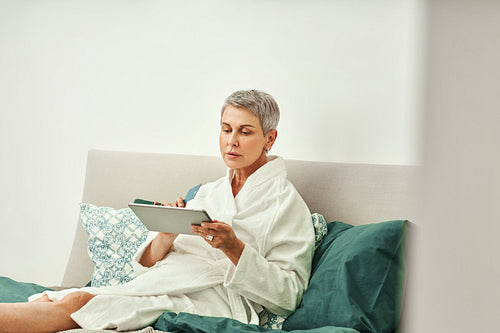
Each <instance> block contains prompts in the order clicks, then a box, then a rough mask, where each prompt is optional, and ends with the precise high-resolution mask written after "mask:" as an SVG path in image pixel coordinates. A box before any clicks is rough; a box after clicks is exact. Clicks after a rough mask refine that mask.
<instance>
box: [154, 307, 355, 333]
mask: <svg viewBox="0 0 500 333" xmlns="http://www.w3.org/2000/svg"><path fill="white" fill-rule="evenodd" d="M154 328H155V329H157V330H160V331H164V332H171V333H186V332H190V333H213V332H227V333H250V332H276V333H278V332H283V333H284V332H291V333H359V332H358V331H356V330H354V329H351V328H344V327H333V326H325V327H321V328H313V329H307V330H294V331H283V330H272V329H268V328H264V327H262V326H258V325H249V324H243V323H241V322H239V321H237V320H234V319H230V318H217V317H205V316H198V315H194V314H190V313H182V312H181V313H179V314H175V313H172V312H165V313H164V314H163V315H162V316H161V317H160V318H159V319H158V321H157V322H156V323H155V324H154Z"/></svg>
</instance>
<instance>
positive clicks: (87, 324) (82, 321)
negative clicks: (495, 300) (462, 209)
mask: <svg viewBox="0 0 500 333" xmlns="http://www.w3.org/2000/svg"><path fill="white" fill-rule="evenodd" d="M231 177H232V173H231V170H228V173H227V175H226V177H223V178H221V179H219V180H217V181H215V182H213V183H209V184H206V185H203V186H202V187H201V188H200V190H199V191H198V193H197V195H196V197H195V198H194V199H193V200H191V201H190V202H188V204H187V207H188V208H203V209H205V210H207V212H208V213H209V215H210V216H211V217H212V218H213V219H216V220H219V221H222V222H225V223H228V224H230V225H231V226H232V227H233V230H234V232H235V234H236V236H237V237H238V238H239V239H240V240H241V241H243V242H244V243H245V248H244V250H243V253H242V255H241V257H240V260H239V262H238V265H237V266H235V265H234V264H233V263H232V262H231V261H230V260H229V259H228V258H227V257H226V256H225V255H224V253H223V252H222V251H220V250H218V249H214V248H212V247H211V246H210V245H209V244H207V242H206V241H205V240H204V239H202V238H201V237H200V236H191V235H179V236H178V237H177V239H176V240H175V242H174V245H173V247H172V249H171V250H170V252H169V253H168V255H167V256H166V257H165V258H164V259H163V260H161V261H159V262H157V263H156V265H154V266H153V267H151V268H146V267H144V266H141V265H140V264H139V262H138V261H139V259H140V258H141V256H142V254H143V252H144V250H145V248H146V247H147V246H148V245H149V243H150V242H151V240H152V239H153V238H154V236H155V235H156V233H150V235H149V237H148V241H146V242H145V244H143V246H142V247H141V248H140V249H139V250H138V252H137V254H136V256H135V258H134V260H135V272H136V274H137V277H136V278H135V279H134V280H132V281H130V282H129V283H127V284H124V285H121V286H115V287H101V288H81V289H69V290H64V291H60V292H46V293H47V294H48V296H49V297H50V298H51V299H61V298H62V297H64V296H65V295H67V294H68V293H70V292H73V291H75V290H82V291H87V292H89V293H91V294H95V295H97V296H96V297H94V298H93V299H92V300H91V301H90V302H88V303H87V304H86V305H85V306H84V307H82V308H81V309H80V310H79V311H77V312H75V313H73V314H72V316H71V317H72V318H73V320H74V321H75V322H77V323H78V324H79V325H80V326H81V327H83V328H88V329H118V330H132V329H138V328H142V327H144V326H147V325H149V324H151V323H153V322H154V321H155V320H156V319H157V318H158V317H159V316H160V315H161V314H162V313H163V312H164V311H174V312H189V313H196V314H199V315H208V316H220V317H231V318H234V319H237V320H239V321H242V322H244V323H252V324H258V323H259V318H258V313H259V312H260V311H261V310H262V309H263V307H264V308H266V309H267V310H268V311H270V312H272V313H275V314H282V315H287V314H290V313H291V312H292V311H293V310H294V309H295V308H296V306H297V305H298V304H299V302H300V299H301V297H302V294H303V292H304V290H305V288H306V287H307V283H308V280H309V275H310V269H311V261H312V256H313V248H314V230H313V227H312V223H311V215H310V211H309V209H308V208H307V206H306V204H305V203H304V201H303V200H302V198H301V197H300V195H299V194H298V193H297V191H296V189H295V188H294V187H293V185H292V184H291V183H290V182H289V181H288V180H287V179H286V169H285V165H284V162H283V160H282V159H281V158H272V159H270V161H269V162H268V163H266V164H265V165H264V166H262V167H261V168H260V169H258V170H257V171H256V172H254V173H253V174H252V175H251V176H250V177H249V178H248V179H247V181H246V183H245V185H244V186H243V188H242V189H241V190H240V192H239V193H238V195H237V196H236V197H233V194H232V188H231ZM36 297H37V296H33V297H32V299H34V298H36Z"/></svg>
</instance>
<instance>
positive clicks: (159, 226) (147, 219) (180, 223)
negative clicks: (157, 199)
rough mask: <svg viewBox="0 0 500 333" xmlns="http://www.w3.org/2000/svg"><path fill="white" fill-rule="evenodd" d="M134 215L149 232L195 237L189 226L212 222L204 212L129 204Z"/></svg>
mask: <svg viewBox="0 0 500 333" xmlns="http://www.w3.org/2000/svg"><path fill="white" fill-rule="evenodd" d="M128 206H129V207H130V208H131V209H132V210H133V211H134V213H135V215H137V217H138V218H139V220H141V222H142V223H143V224H144V225H145V226H146V228H148V230H151V231H161V232H170V233H173V234H188V235H195V234H194V233H192V232H191V225H192V224H196V225H200V224H201V222H212V219H211V218H210V216H209V215H208V213H207V212H206V211H205V210H198V209H189V208H181V207H170V206H155V205H144V204H137V203H129V204H128Z"/></svg>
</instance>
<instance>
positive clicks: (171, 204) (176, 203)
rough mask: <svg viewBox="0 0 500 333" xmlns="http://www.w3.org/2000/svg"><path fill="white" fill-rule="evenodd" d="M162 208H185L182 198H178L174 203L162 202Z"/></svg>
mask: <svg viewBox="0 0 500 333" xmlns="http://www.w3.org/2000/svg"><path fill="white" fill-rule="evenodd" d="M161 205H162V206H170V207H185V204H184V198H183V197H178V198H177V200H175V202H167V200H163V201H162V202H161Z"/></svg>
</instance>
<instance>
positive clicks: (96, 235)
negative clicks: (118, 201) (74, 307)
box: [80, 203, 148, 287]
mask: <svg viewBox="0 0 500 333" xmlns="http://www.w3.org/2000/svg"><path fill="white" fill-rule="evenodd" d="M80 211H81V215H80V221H81V222H82V224H83V228H84V229H85V231H86V232H87V234H88V236H89V238H88V252H89V255H90V259H92V262H93V263H94V265H95V267H94V271H93V272H92V280H91V285H92V287H104V286H115V285H119V284H123V283H126V282H128V281H130V280H132V279H133V278H134V276H133V266H132V258H133V256H134V254H135V253H136V252H137V249H138V248H139V246H140V245H141V244H142V243H143V242H144V241H145V240H146V238H147V235H148V230H147V229H146V227H145V226H144V225H143V224H142V222H141V221H140V220H139V219H138V218H137V216H135V214H134V213H133V212H132V210H131V209H130V208H123V209H114V208H111V207H98V206H94V205H91V204H87V203H82V204H81V205H80Z"/></svg>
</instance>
